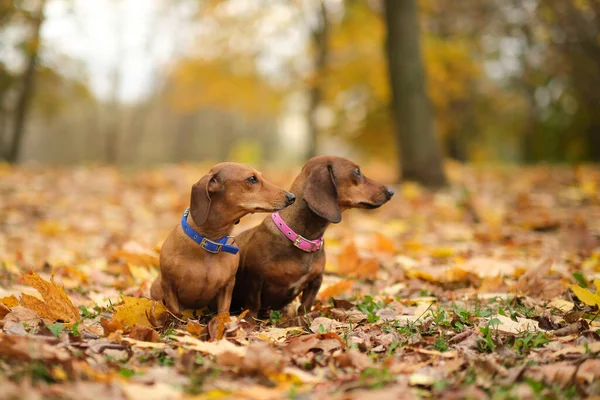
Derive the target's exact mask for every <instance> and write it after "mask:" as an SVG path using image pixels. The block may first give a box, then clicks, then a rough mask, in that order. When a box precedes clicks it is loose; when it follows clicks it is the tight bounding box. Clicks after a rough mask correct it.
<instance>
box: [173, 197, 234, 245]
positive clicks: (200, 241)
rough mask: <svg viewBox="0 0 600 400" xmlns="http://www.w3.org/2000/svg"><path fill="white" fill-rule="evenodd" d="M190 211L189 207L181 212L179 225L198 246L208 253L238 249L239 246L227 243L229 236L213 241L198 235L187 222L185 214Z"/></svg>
mask: <svg viewBox="0 0 600 400" xmlns="http://www.w3.org/2000/svg"><path fill="white" fill-rule="evenodd" d="M189 213H190V209H189V208H186V209H185V211H184V212H183V217H182V218H181V227H182V228H183V231H184V232H185V234H186V235H188V236H189V237H190V239H192V240H193V241H194V242H196V243H198V244H199V245H200V247H202V248H203V249H204V250H206V251H208V252H209V253H218V252H220V251H224V252H225V253H230V254H237V252H238V251H240V248H239V247H235V246H232V245H230V244H227V241H228V240H229V238H230V237H231V236H225V237H224V238H222V239H219V240H217V241H216V242H213V241H212V240H208V239H207V238H205V237H204V236H202V235H200V234H199V233H198V232H196V231H195V230H194V228H192V227H191V226H190V224H188V222H187V216H188V215H189Z"/></svg>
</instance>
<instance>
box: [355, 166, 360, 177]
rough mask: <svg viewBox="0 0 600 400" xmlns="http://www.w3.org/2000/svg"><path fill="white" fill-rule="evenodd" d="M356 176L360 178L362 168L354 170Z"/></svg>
mask: <svg viewBox="0 0 600 400" xmlns="http://www.w3.org/2000/svg"><path fill="white" fill-rule="evenodd" d="M354 176H356V177H357V178H360V168H356V169H355V170H354Z"/></svg>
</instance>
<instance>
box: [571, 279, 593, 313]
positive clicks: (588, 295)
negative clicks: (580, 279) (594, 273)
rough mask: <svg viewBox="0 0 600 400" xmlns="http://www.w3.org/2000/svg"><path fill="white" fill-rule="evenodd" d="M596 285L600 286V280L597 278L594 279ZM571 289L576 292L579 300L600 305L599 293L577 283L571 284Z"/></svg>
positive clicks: (590, 304)
mask: <svg viewBox="0 0 600 400" xmlns="http://www.w3.org/2000/svg"><path fill="white" fill-rule="evenodd" d="M594 285H596V288H598V286H600V282H599V281H598V280H597V279H596V280H595V281H594ZM569 289H571V290H572V291H573V293H575V295H576V296H577V297H578V298H579V300H581V301H583V302H584V303H585V304H587V305H588V306H598V307H600V296H599V295H598V293H592V292H590V291H589V290H587V289H584V288H582V287H581V286H579V285H577V284H573V285H571V286H569Z"/></svg>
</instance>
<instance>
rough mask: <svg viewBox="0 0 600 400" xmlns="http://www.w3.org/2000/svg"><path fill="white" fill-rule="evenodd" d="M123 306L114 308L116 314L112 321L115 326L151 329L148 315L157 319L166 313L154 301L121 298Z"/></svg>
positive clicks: (161, 306) (160, 305) (163, 308)
mask: <svg viewBox="0 0 600 400" xmlns="http://www.w3.org/2000/svg"><path fill="white" fill-rule="evenodd" d="M121 299H122V300H123V304H119V305H117V306H115V310H116V313H115V315H113V318H112V321H113V323H114V324H115V326H123V327H125V328H127V327H133V326H134V325H135V324H139V325H143V326H149V327H152V324H151V323H150V321H149V320H148V315H150V314H153V315H154V316H156V317H157V318H158V317H160V316H161V315H163V314H164V313H166V312H167V309H166V308H165V306H164V305H163V304H162V303H159V302H156V301H154V300H150V299H145V298H138V297H130V296H122V297H121Z"/></svg>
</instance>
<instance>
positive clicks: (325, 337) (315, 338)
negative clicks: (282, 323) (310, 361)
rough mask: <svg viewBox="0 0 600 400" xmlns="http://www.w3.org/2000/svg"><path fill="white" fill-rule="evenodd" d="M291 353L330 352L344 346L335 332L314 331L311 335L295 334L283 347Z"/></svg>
mask: <svg viewBox="0 0 600 400" xmlns="http://www.w3.org/2000/svg"><path fill="white" fill-rule="evenodd" d="M285 348H286V350H288V351H289V352H291V353H294V354H300V355H304V354H306V353H308V352H309V351H311V350H317V351H319V350H320V351H323V352H326V353H327V352H331V351H334V350H338V349H343V348H344V342H343V341H342V339H341V338H340V336H339V335H338V334H337V333H334V332H327V333H316V334H312V335H303V336H296V337H294V338H292V339H290V341H289V342H288V344H287V346H286V347H285Z"/></svg>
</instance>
